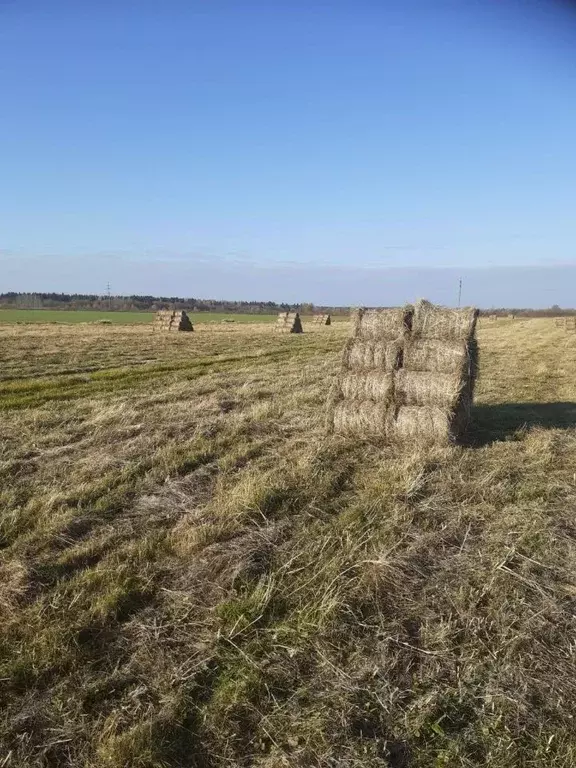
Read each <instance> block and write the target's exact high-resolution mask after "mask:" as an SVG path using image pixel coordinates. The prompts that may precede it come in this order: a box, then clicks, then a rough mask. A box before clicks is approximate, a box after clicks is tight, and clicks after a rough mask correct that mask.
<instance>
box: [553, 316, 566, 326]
mask: <svg viewBox="0 0 576 768" xmlns="http://www.w3.org/2000/svg"><path fill="white" fill-rule="evenodd" d="M554 325H555V326H556V328H564V327H566V319H565V318H564V317H555V318H554Z"/></svg>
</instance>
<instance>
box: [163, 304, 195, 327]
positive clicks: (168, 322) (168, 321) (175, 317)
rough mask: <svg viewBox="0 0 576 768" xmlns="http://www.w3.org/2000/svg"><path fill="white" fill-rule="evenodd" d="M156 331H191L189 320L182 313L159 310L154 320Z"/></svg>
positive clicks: (184, 313)
mask: <svg viewBox="0 0 576 768" xmlns="http://www.w3.org/2000/svg"><path fill="white" fill-rule="evenodd" d="M154 330H156V331H193V330H194V327H193V326H192V323H191V321H190V318H189V317H188V315H187V314H186V312H184V311H178V312H177V311H175V310H171V309H161V310H160V311H159V312H157V313H156V317H155V318H154Z"/></svg>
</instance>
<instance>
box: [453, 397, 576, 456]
mask: <svg viewBox="0 0 576 768" xmlns="http://www.w3.org/2000/svg"><path fill="white" fill-rule="evenodd" d="M472 414H473V424H474V426H473V430H472V431H471V434H470V435H469V439H468V440H467V443H468V444H469V445H471V446H474V447H480V446H482V445H487V444H489V443H493V442H498V441H500V440H506V439H508V438H510V437H513V436H514V435H515V434H516V433H518V432H519V431H520V430H525V429H530V428H532V427H545V428H546V429H569V428H571V427H575V426H576V403H574V402H559V403H501V404H498V405H476V406H474V408H473V410H472Z"/></svg>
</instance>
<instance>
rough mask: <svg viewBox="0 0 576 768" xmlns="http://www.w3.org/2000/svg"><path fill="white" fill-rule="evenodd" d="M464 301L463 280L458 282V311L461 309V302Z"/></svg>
mask: <svg viewBox="0 0 576 768" xmlns="http://www.w3.org/2000/svg"><path fill="white" fill-rule="evenodd" d="M461 301H462V278H460V280H459V281H458V309H460V302H461Z"/></svg>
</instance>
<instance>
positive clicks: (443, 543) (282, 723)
mask: <svg viewBox="0 0 576 768" xmlns="http://www.w3.org/2000/svg"><path fill="white" fill-rule="evenodd" d="M346 333H347V326H346V324H341V325H337V326H336V327H332V328H319V329H314V330H312V329H308V332H307V333H305V334H303V335H302V336H290V335H288V336H282V335H277V334H276V333H275V332H274V330H273V328H272V327H270V326H266V325H265V324H263V325H246V326H238V327H227V326H225V325H222V326H204V327H201V328H199V330H198V331H197V332H196V333H194V334H167V335H162V334H155V333H153V332H150V331H149V329H145V328H139V327H137V326H135V327H116V326H111V327H106V326H12V327H8V326H7V327H4V328H0V363H1V365H0V409H1V411H0V547H1V548H0V680H1V683H0V712H1V718H0V766H11V767H18V768H24V766H26V768H28V767H29V766H43V767H44V766H45V767H46V768H48V767H50V768H52V767H53V766H70V767H72V766H73V767H74V768H77V767H82V768H84V767H86V768H88V767H89V768H105V767H106V766H111V767H112V768H125V767H128V766H130V767H132V766H137V767H142V768H144V767H145V768H152V767H154V768H160V767H167V768H177V767H178V768H180V767H186V766H190V767H194V768H198V767H201V768H216V767H218V768H219V767H220V766H257V767H260V768H276V766H298V767H300V766H301V767H302V768H305V767H307V766H332V767H334V766H346V767H348V766H351V767H356V766H358V767H360V766H382V767H384V766H389V767H390V768H408V767H412V766H413V767H415V768H429V767H430V766H433V767H441V766H450V767H452V766H485V765H490V766H496V767H497V768H508V767H509V766H527V767H528V766H553V767H558V766H562V767H563V768H568V767H569V766H573V765H574V764H576V728H575V725H574V723H575V721H576V695H575V693H576V690H575V688H576V674H575V673H576V650H575V637H576V618H575V617H576V522H575V519H574V508H575V506H576V474H575V472H576V430H575V425H576V405H575V401H576V334H574V333H569V332H567V331H565V330H564V329H560V328H556V327H555V326H554V324H553V321H552V320H527V321H514V322H512V321H506V320H505V321H500V322H498V323H496V324H488V323H486V324H484V323H481V324H480V330H479V341H480V345H481V379H480V381H479V384H478V391H477V407H476V410H475V420H474V428H473V430H472V433H471V444H470V446H468V447H465V448H463V447H460V448H438V449H436V450H433V451H429V450H427V451H426V452H424V451H420V450H419V448H418V446H414V447H413V449H412V450H407V451H405V452H398V451H396V450H393V449H392V448H389V447H383V446H378V445H372V444H370V443H363V442H361V441H356V442H352V441H347V440H343V439H339V438H335V439H333V440H330V441H328V440H326V438H325V437H324V434H323V405H324V402H325V399H326V396H327V393H328V388H329V385H330V382H331V380H332V378H333V376H334V374H335V373H336V371H337V370H338V365H339V357H340V350H341V348H342V345H343V343H344V339H345V337H346Z"/></svg>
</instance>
